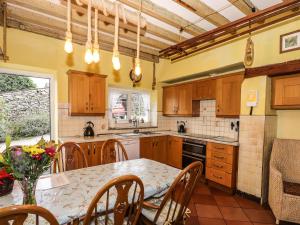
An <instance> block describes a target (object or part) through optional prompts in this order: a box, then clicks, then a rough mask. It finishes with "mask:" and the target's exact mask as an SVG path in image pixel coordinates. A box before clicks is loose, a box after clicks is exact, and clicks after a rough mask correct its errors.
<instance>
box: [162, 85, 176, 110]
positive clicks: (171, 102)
mask: <svg viewBox="0 0 300 225" xmlns="http://www.w3.org/2000/svg"><path fill="white" fill-rule="evenodd" d="M177 103H178V93H177V92H176V87H175V86H170V87H164V89H163V114H165V115H174V114H176V107H177Z"/></svg>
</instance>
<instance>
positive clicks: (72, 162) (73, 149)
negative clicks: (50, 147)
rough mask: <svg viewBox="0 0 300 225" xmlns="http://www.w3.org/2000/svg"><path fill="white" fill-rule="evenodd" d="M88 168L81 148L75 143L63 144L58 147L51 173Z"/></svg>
mask: <svg viewBox="0 0 300 225" xmlns="http://www.w3.org/2000/svg"><path fill="white" fill-rule="evenodd" d="M85 167H88V163H87V158H86V155H85V153H84V151H83V150H82V148H81V147H80V146H79V145H78V144H76V143H75V142H65V143H63V144H62V145H60V146H59V148H58V150H57V153H56V156H55V159H54V162H53V173H56V172H57V171H58V172H64V171H68V170H75V169H80V168H85Z"/></svg>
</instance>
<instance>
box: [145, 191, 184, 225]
mask: <svg viewBox="0 0 300 225" xmlns="http://www.w3.org/2000/svg"><path fill="white" fill-rule="evenodd" d="M163 199H164V196H163V197H161V198H152V199H150V200H147V202H150V203H152V204H154V205H160V204H161V202H162V201H163ZM169 206H170V201H169V202H168V203H167V204H166V205H165V207H164V208H163V210H162V212H161V214H160V215H159V217H158V219H157V222H156V224H157V225H164V224H165V220H166V218H167V215H168V210H169ZM174 208H175V204H173V205H172V209H171V210H170V211H171V212H173V211H174ZM179 209H180V205H179V204H178V206H177V209H176V212H175V216H174V218H176V217H177V213H178V210H179ZM156 212H157V210H156V209H150V208H143V210H142V215H143V216H144V217H146V218H147V219H148V220H150V221H151V222H153V221H154V217H155V215H156ZM171 217H172V215H169V218H171ZM170 222H171V221H170Z"/></svg>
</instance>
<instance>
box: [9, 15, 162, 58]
mask: <svg viewBox="0 0 300 225" xmlns="http://www.w3.org/2000/svg"><path fill="white" fill-rule="evenodd" d="M7 22H8V26H9V27H11V28H15V29H21V30H24V31H28V32H32V33H36V34H40V35H44V36H48V37H51V38H55V39H60V40H64V39H65V31H59V30H57V29H53V28H50V27H42V26H39V25H37V24H32V23H29V22H24V21H17V20H15V19H8V21H7ZM110 39H111V38H110ZM73 42H74V43H77V44H80V45H85V38H84V37H82V36H78V35H77V34H74V35H73ZM99 45H100V49H103V50H106V51H112V49H113V43H109V42H106V41H105V42H101V43H100V44H99ZM119 51H120V53H121V54H123V55H127V56H130V57H135V51H134V50H132V49H130V48H127V47H124V46H120V47H119ZM140 57H141V59H143V60H147V61H151V62H156V63H158V62H159V58H158V56H157V55H152V54H149V53H145V52H141V53H140Z"/></svg>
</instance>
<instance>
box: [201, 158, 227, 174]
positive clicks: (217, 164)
mask: <svg viewBox="0 0 300 225" xmlns="http://www.w3.org/2000/svg"><path fill="white" fill-rule="evenodd" d="M206 166H207V167H210V168H212V169H216V170H221V171H224V172H226V173H232V165H231V164H228V163H224V162H221V161H218V160H214V159H209V158H208V159H207V160H206Z"/></svg>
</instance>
